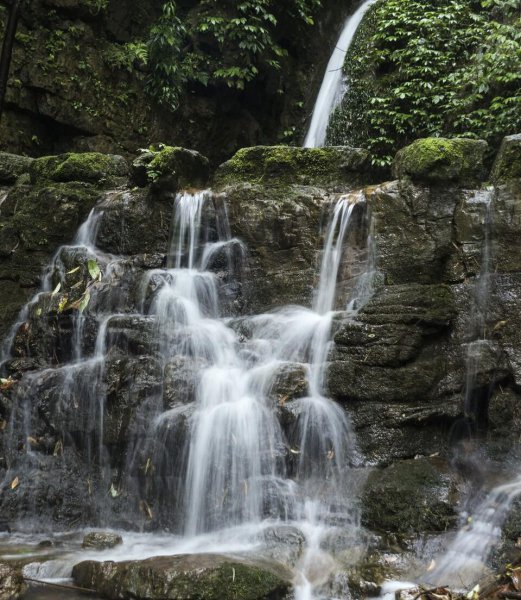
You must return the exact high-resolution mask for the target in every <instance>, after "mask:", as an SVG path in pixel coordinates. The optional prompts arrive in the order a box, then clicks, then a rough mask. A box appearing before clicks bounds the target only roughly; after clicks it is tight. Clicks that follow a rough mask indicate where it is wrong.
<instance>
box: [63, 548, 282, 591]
mask: <svg viewBox="0 0 521 600" xmlns="http://www.w3.org/2000/svg"><path fill="white" fill-rule="evenodd" d="M72 576H73V579H74V582H75V583H76V585H79V586H81V587H86V588H90V589H94V590H96V591H97V592H98V593H99V594H101V595H103V596H104V597H105V598H108V599H109V600H117V599H119V598H128V597H132V598H135V599H136V600H164V599H165V598H176V599H177V600H201V599H202V598H204V599H205V600H236V599H237V598H240V599H241V600H264V599H269V600H282V599H284V598H287V594H288V592H289V591H290V587H291V584H290V579H291V574H290V573H289V572H288V571H286V570H285V569H277V568H276V567H275V566H274V565H272V564H271V563H269V562H266V563H263V562H259V563H248V562H243V561H238V560H237V559H235V558H230V557H227V556H223V555H219V554H194V555H179V556H158V557H155V558H149V559H147V560H142V561H125V562H118V563H115V562H112V561H107V562H96V561H84V562H82V563H79V564H77V565H75V566H74V568H73V570H72Z"/></svg>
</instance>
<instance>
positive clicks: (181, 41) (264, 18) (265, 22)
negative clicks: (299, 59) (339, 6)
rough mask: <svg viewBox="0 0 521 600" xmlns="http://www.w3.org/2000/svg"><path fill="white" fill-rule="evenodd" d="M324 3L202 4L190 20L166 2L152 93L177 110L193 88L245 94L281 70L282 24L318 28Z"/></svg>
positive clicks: (152, 58) (154, 39)
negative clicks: (316, 23) (222, 87)
mask: <svg viewBox="0 0 521 600" xmlns="http://www.w3.org/2000/svg"><path fill="white" fill-rule="evenodd" d="M320 3H321V0H287V1H286V2H284V3H281V2H279V1H278V0H238V1H235V0H225V1H222V0H199V2H198V3H197V7H196V9H195V10H193V11H192V13H191V15H190V18H189V19H186V20H185V19H182V18H181V17H180V16H179V14H178V9H177V5H176V2H175V0H166V1H165V2H164V4H163V11H162V15H161V17H160V18H159V20H158V21H157V23H156V24H155V25H154V26H153V27H152V29H151V32H150V40H149V42H148V54H149V63H150V69H151V74H150V77H149V91H150V92H151V94H152V95H153V96H154V97H155V98H156V99H157V100H158V101H159V102H160V103H162V104H164V105H166V106H169V107H170V108H172V109H176V108H177V107H178V105H179V100H180V96H181V94H182V93H183V91H184V90H185V88H186V86H187V85H188V84H202V85H204V86H208V85H214V86H215V85H225V86H227V87H229V88H233V89H237V90H242V89H244V88H245V86H246V85H247V84H248V83H249V82H250V81H252V80H253V79H255V78H257V77H259V76H261V75H262V74H264V73H266V72H273V71H277V70H278V69H280V66H281V60H283V58H284V57H285V56H286V54H287V50H286V48H285V47H284V46H283V45H282V44H281V43H279V42H278V41H277V31H278V27H279V25H280V21H281V20H284V19H293V20H294V22H295V23H296V24H305V25H312V24H313V18H312V15H313V12H314V10H315V9H316V8H318V7H319V6H320Z"/></svg>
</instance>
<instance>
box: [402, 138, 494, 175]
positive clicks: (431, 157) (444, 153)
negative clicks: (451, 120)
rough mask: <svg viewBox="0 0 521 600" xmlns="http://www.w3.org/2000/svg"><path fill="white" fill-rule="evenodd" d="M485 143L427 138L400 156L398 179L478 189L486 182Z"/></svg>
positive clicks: (411, 146)
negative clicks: (406, 178) (475, 187)
mask: <svg viewBox="0 0 521 600" xmlns="http://www.w3.org/2000/svg"><path fill="white" fill-rule="evenodd" d="M487 147H488V145H487V143H486V142H484V141H483V140H472V139H466V138H455V139H446V138H423V139H419V140H416V141H415V142H413V143H412V144H411V145H410V146H406V147H405V148H403V149H402V150H400V151H399V152H398V154H397V155H396V158H395V161H394V165H393V173H394V175H395V176H396V177H398V178H403V177H409V178H410V179H412V180H413V181H424V182H428V183H433V184H442V185H443V184H458V185H461V186H472V185H478V184H479V183H480V182H481V181H483V180H484V178H485V170H484V167H483V158H484V155H485V152H486V150H487Z"/></svg>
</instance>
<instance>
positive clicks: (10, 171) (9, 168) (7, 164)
mask: <svg viewBox="0 0 521 600" xmlns="http://www.w3.org/2000/svg"><path fill="white" fill-rule="evenodd" d="M32 162H33V159H32V158H28V157H27V156H18V155H17V154H9V152H0V183H7V184H9V183H14V182H15V181H16V180H17V179H18V177H20V175H22V174H23V173H28V172H29V170H30V168H31V164H32Z"/></svg>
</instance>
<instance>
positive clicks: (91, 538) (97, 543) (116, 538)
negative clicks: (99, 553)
mask: <svg viewBox="0 0 521 600" xmlns="http://www.w3.org/2000/svg"><path fill="white" fill-rule="evenodd" d="M122 543H123V538H122V537H121V536H120V535H118V534H117V533H110V532H103V531H92V532H91V533H88V534H87V535H86V536H85V537H84V538H83V542H82V544H81V547H82V548H85V549H88V550H91V549H94V550H106V549H107V548H114V547H115V546H119V545H120V544H122Z"/></svg>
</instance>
